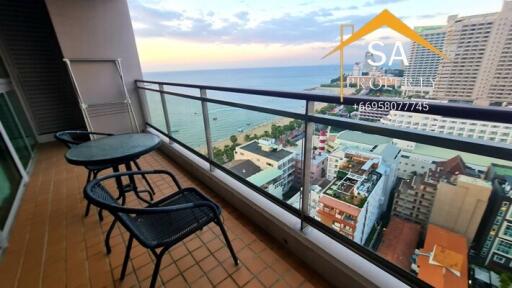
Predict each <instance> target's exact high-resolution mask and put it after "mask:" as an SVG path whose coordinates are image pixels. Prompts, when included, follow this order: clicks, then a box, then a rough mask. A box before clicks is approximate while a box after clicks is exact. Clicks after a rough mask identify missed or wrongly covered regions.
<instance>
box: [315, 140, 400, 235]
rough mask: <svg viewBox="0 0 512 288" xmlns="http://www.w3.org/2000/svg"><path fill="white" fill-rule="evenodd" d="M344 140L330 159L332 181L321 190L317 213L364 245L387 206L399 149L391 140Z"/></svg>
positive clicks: (328, 165) (330, 177)
mask: <svg viewBox="0 0 512 288" xmlns="http://www.w3.org/2000/svg"><path fill="white" fill-rule="evenodd" d="M347 135H352V134H351V133H347ZM347 138H348V139H350V137H347ZM367 138H368V139H367V140H370V138H371V137H370V135H367ZM341 139H344V141H343V143H342V144H341V146H340V147H339V148H338V149H337V150H336V151H334V152H333V153H331V154H330V155H329V158H328V162H327V179H328V180H330V181H331V182H330V184H329V185H328V186H327V187H326V188H325V189H324V190H323V191H322V196H321V197H320V200H319V203H320V204H319V207H318V209H317V215H318V216H319V219H320V220H321V221H322V222H323V223H324V224H326V225H329V226H331V227H333V229H335V230H337V231H338V232H340V233H341V234H344V235H345V236H347V237H349V238H351V239H353V240H354V241H356V242H358V243H360V244H362V243H365V241H366V240H367V237H368V234H369V233H370V231H371V228H372V227H373V226H374V225H375V224H376V222H377V220H378V219H379V217H380V215H381V214H382V212H383V211H384V210H385V209H386V205H387V203H388V199H389V193H390V191H391V190H392V187H393V185H394V183H395V180H396V177H397V175H396V173H397V170H398V162H399V158H398V156H399V154H400V150H399V149H398V148H397V147H396V146H395V145H393V144H392V143H387V144H380V145H369V143H371V141H368V143H361V142H362V141H359V143H358V142H355V141H354V139H352V140H350V141H349V140H348V139H346V138H344V137H342V138H341ZM347 219H348V220H347Z"/></svg>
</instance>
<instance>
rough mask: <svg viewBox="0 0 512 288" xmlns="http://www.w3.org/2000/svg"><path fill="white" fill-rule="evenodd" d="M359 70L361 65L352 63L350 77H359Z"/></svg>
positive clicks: (360, 72)
mask: <svg viewBox="0 0 512 288" xmlns="http://www.w3.org/2000/svg"><path fill="white" fill-rule="evenodd" d="M361 69H362V67H361V63H359V62H356V63H354V66H352V73H351V75H352V76H361V74H362V71H361Z"/></svg>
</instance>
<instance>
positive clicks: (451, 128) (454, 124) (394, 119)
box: [380, 111, 512, 144]
mask: <svg viewBox="0 0 512 288" xmlns="http://www.w3.org/2000/svg"><path fill="white" fill-rule="evenodd" d="M380 122H381V123H383V124H386V125H391V126H395V127H400V128H411V129H418V130H423V131H430V132H436V133H441V134H446V135H454V136H459V137H466V138H473V139H481V140H488V141H493V142H499V143H508V144H512V125H511V124H502V123H495V122H487V121H476V120H467V119H458V118H448V117H442V116H437V115H426V114H420V113H413V112H403V111H391V112H389V115H388V116H386V117H384V118H382V119H381V120H380Z"/></svg>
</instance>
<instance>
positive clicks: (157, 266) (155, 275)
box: [149, 247, 170, 288]
mask: <svg viewBox="0 0 512 288" xmlns="http://www.w3.org/2000/svg"><path fill="white" fill-rule="evenodd" d="M169 248H170V247H164V248H162V250H160V252H159V253H158V254H156V253H153V254H154V255H155V256H156V257H155V258H156V261H155V268H153V275H152V276H151V283H150V284H149V288H155V285H156V279H158V273H159V272H160V264H161V263H162V258H163V257H164V255H165V252H167V250H169Z"/></svg>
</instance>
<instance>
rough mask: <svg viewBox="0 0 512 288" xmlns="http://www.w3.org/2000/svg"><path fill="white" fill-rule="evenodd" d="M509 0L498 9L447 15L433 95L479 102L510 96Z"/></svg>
mask: <svg viewBox="0 0 512 288" xmlns="http://www.w3.org/2000/svg"><path fill="white" fill-rule="evenodd" d="M511 15H512V2H511V1H509V0H505V1H503V7H502V10H501V11H500V12H497V13H489V14H480V15H472V16H464V17H458V16H457V15H452V16H449V17H448V23H447V26H446V37H445V40H444V49H443V52H444V53H445V54H446V55H447V57H448V59H446V60H444V59H443V60H441V63H440V64H439V69H438V73H437V80H436V84H435V86H434V90H433V92H432V97H433V98H436V99H446V100H456V101H468V102H474V103H477V104H481V105H488V104H489V103H491V102H500V103H506V102H510V101H511V100H512V81H511V79H512V76H510V70H511V68H512V62H511V61H510V56H509V53H508V50H509V49H510V48H511V47H512V38H511V37H507V36H506V35H509V34H510V33H511V32H512V25H511V24H512V17H511Z"/></svg>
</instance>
